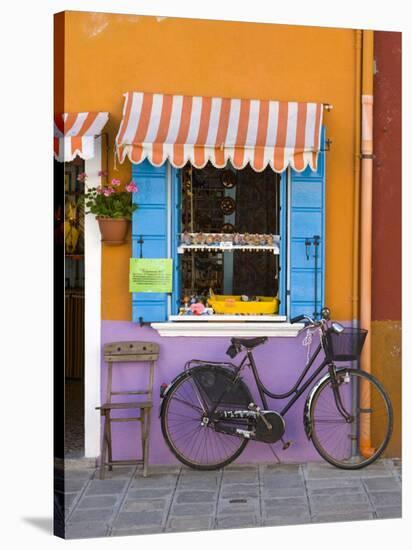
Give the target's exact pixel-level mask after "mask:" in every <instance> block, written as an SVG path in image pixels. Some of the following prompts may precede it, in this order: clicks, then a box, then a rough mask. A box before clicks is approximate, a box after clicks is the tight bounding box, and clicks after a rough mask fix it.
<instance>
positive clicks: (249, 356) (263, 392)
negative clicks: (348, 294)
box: [210, 342, 350, 418]
mask: <svg viewBox="0 0 412 550" xmlns="http://www.w3.org/2000/svg"><path fill="white" fill-rule="evenodd" d="M322 349H324V351H325V358H324V360H323V361H322V363H321V364H320V365H319V366H318V368H317V369H316V370H315V371H314V372H313V373H312V374H311V376H310V377H309V378H308V379H307V380H306V381H305V382H304V384H303V385H302V386H301V387H299V386H300V384H301V383H302V382H303V380H304V379H305V377H306V375H307V373H308V372H309V370H310V368H311V367H312V365H313V363H314V362H315V360H316V358H317V357H318V355H319V353H320V352H321V350H322ZM247 362H248V363H249V366H250V367H251V369H252V373H253V377H254V379H255V383H256V387H257V389H258V392H259V395H260V399H261V401H262V404H263V407H264V409H266V410H267V409H268V408H269V407H268V403H267V400H266V396H268V397H270V398H272V399H277V400H280V399H286V398H287V397H290V396H291V395H293V394H294V395H293V397H292V398H291V399H290V400H289V401H288V402H287V404H286V405H285V406H284V408H283V409H282V410H281V411H280V415H281V416H284V415H285V414H286V413H287V412H288V411H289V409H290V408H291V407H292V406H293V405H294V404H295V403H296V401H297V400H298V399H299V397H300V396H301V395H302V394H303V393H304V391H305V390H306V389H307V388H308V387H309V386H310V384H312V382H313V381H314V380H315V379H316V378H317V376H319V374H320V373H321V372H322V371H323V369H324V368H325V367H328V369H329V374H330V375H331V377H332V380H334V372H335V370H334V367H335V366H334V363H333V361H332V360H331V359H330V357H329V352H328V349H327V346H326V345H325V342H324V343H323V346H322V344H321V343H319V344H318V346H317V348H316V349H315V351H314V352H313V354H312V356H311V357H310V359H309V361H308V362H307V364H306V365H305V368H304V369H303V371H302V373H301V374H300V376H299V378H298V379H297V381H296V383H295V384H294V386H293V387H292V388H291V389H290V390H288V391H287V392H284V393H279V394H276V393H273V392H271V391H270V390H269V389H268V388H266V386H265V385H264V384H263V382H262V381H261V379H260V377H259V372H258V369H257V366H256V363H255V359H254V357H253V353H252V351H251V350H247V352H246V355H245V356H244V358H243V359H242V361H241V363H240V365H238V366H237V367H235V371H236V374H235V377H234V378H233V382H235V381H236V380H237V378H238V374H239V373H240V371H241V369H242V368H243V367H244V366H246V364H247ZM333 393H334V396H335V402H336V406H337V408H338V410H339V412H340V413H341V414H342V416H343V417H344V418H349V417H350V415H349V413H348V412H347V411H346V410H345V409H344V407H343V405H342V401H341V399H340V394H339V391H337V388H336V387H335V385H334V387H333ZM222 397H223V396H222ZM217 407H218V404H216V405H215V407H214V408H213V409H212V411H211V412H210V415H211V416H212V415H213V413H214V412H215V410H216V409H217Z"/></svg>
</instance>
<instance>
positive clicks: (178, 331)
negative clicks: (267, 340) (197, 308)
mask: <svg viewBox="0 0 412 550" xmlns="http://www.w3.org/2000/svg"><path fill="white" fill-rule="evenodd" d="M151 326H152V327H153V328H154V329H155V330H157V332H158V333H159V334H160V336H188V337H192V336H221V337H223V338H229V337H231V336H239V337H243V336H269V337H276V336H281V337H295V336H297V335H298V334H299V331H300V330H301V329H302V328H303V327H304V325H303V324H302V323H295V324H293V325H292V324H291V323H286V322H284V323H279V322H274V323H273V322H272V323H268V322H263V323H262V322H248V321H241V322H239V321H238V322H227V321H226V322H205V323H199V322H196V321H195V322H193V321H187V322H185V323H177V322H173V321H171V322H170V321H169V322H166V323H151Z"/></svg>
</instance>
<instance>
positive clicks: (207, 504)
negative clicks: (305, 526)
mask: <svg viewBox="0 0 412 550" xmlns="http://www.w3.org/2000/svg"><path fill="white" fill-rule="evenodd" d="M65 475H66V481H65V518H66V538H88V537H104V536H119V535H135V534H136V535H137V534H147V533H161V532H171V531H198V530H203V529H225V528H236V527H258V526H266V525H291V524H302V523H311V522H312V523H321V522H330V521H354V520H365V519H378V518H398V517H401V477H402V474H401V463H400V461H399V460H396V459H391V460H389V459H385V460H381V461H379V462H377V463H375V464H372V465H371V466H369V467H367V468H365V469H363V470H358V471H349V472H348V471H345V470H338V469H336V468H334V467H332V466H330V465H328V464H326V463H322V462H316V463H307V464H279V465H278V464H270V465H269V464H265V465H232V466H229V467H227V468H225V469H223V470H219V471H214V472H197V471H194V470H190V469H188V468H186V467H180V466H177V467H160V466H152V467H151V468H150V471H149V476H148V477H147V478H143V477H142V475H141V470H140V468H124V467H122V468H121V467H118V468H114V470H113V471H112V472H109V473H108V474H107V478H106V479H105V480H100V479H98V474H97V472H96V471H95V470H94V469H92V468H90V469H86V468H83V469H78V468H76V469H66V473H65Z"/></svg>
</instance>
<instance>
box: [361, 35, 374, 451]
mask: <svg viewBox="0 0 412 550" xmlns="http://www.w3.org/2000/svg"><path fill="white" fill-rule="evenodd" d="M372 130H373V31H363V41H362V145H361V164H362V166H361V168H362V170H361V219H360V321H361V326H362V328H365V329H367V330H368V331H369V334H368V337H367V338H366V342H365V345H364V348H363V352H362V355H361V368H362V369H363V370H364V371H365V372H371V316H372V307H371V306H372V159H373V133H372ZM360 390H361V391H360V406H361V408H365V409H368V408H370V404H371V403H370V401H371V396H370V393H369V392H366V391H365V388H362V387H361V388H360ZM359 429H360V434H359V436H360V437H359V449H360V452H361V453H362V455H364V456H369V455H371V454H372V453H373V449H372V442H371V424H370V417H369V415H362V417H361V420H360V426H359Z"/></svg>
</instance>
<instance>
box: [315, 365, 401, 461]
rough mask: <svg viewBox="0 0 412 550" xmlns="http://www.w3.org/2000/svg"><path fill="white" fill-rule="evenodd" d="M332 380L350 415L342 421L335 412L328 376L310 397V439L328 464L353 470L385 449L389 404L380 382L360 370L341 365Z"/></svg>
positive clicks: (390, 424) (389, 426) (389, 428)
mask: <svg viewBox="0 0 412 550" xmlns="http://www.w3.org/2000/svg"><path fill="white" fill-rule="evenodd" d="M336 379H337V383H338V391H339V395H340V399H341V401H342V405H343V407H344V409H345V410H346V411H347V412H348V413H349V414H350V418H349V419H348V420H346V419H345V418H344V416H343V415H342V414H341V413H340V412H339V410H338V407H337V405H336V401H335V396H334V392H333V387H332V379H331V378H330V377H328V378H327V379H326V380H325V381H324V382H323V383H322V384H321V385H320V386H319V387H318V388H317V390H316V391H315V393H314V395H313V398H312V404H311V410H310V422H311V436H312V442H313V444H314V446H315V448H316V450H317V451H318V453H319V454H320V455H321V456H322V457H323V458H324V459H325V460H326V461H327V462H329V463H330V464H333V465H334V466H336V467H338V468H343V469H345V470H357V469H359V468H364V467H365V466H368V465H369V464H371V463H372V462H374V461H375V460H376V459H377V458H378V457H379V456H381V454H382V453H383V451H384V450H385V448H386V446H387V444H388V442H389V439H390V437H391V434H392V427H393V413H392V405H391V402H390V399H389V397H388V395H387V393H386V391H385V390H384V389H383V387H382V385H381V384H380V383H379V382H378V381H377V380H376V378H374V377H373V376H372V375H370V374H368V373H366V372H364V371H360V370H355V369H350V368H342V369H339V370H337V371H336Z"/></svg>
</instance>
